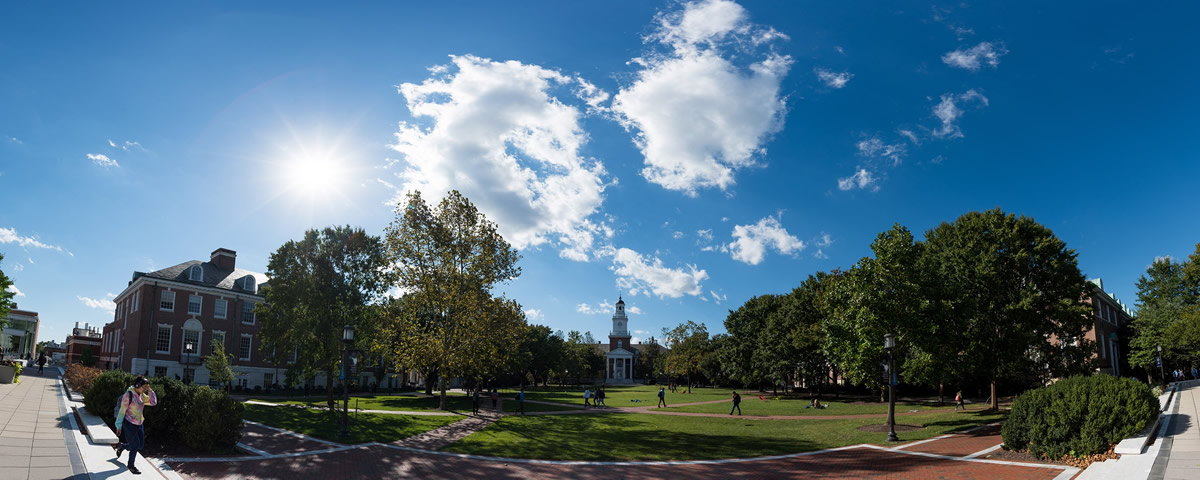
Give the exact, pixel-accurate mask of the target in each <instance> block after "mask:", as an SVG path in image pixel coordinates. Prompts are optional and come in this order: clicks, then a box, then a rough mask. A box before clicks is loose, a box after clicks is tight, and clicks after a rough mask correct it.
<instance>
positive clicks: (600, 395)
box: [596, 388, 608, 408]
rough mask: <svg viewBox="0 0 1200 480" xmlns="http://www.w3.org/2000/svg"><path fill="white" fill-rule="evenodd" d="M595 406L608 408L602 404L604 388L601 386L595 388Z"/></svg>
mask: <svg viewBox="0 0 1200 480" xmlns="http://www.w3.org/2000/svg"><path fill="white" fill-rule="evenodd" d="M596 406H598V407H604V408H608V405H605V404H604V389H603V388H601V389H597V390H596Z"/></svg>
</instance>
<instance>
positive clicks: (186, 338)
mask: <svg viewBox="0 0 1200 480" xmlns="http://www.w3.org/2000/svg"><path fill="white" fill-rule="evenodd" d="M188 345H191V346H192V348H188ZM199 351H200V332H199V331H196V330H184V331H183V353H187V354H195V353H196V352H199Z"/></svg>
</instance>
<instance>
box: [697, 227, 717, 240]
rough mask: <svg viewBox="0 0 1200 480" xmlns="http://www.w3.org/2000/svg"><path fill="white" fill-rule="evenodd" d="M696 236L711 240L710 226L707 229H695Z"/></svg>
mask: <svg viewBox="0 0 1200 480" xmlns="http://www.w3.org/2000/svg"><path fill="white" fill-rule="evenodd" d="M696 236H698V237H700V238H702V239H704V240H710V241H711V240H712V239H713V235H712V229H711V228H709V229H707V230H696Z"/></svg>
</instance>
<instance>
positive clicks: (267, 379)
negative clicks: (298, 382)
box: [263, 373, 275, 387]
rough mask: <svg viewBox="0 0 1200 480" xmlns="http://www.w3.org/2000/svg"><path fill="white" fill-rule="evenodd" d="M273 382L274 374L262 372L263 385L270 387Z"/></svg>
mask: <svg viewBox="0 0 1200 480" xmlns="http://www.w3.org/2000/svg"><path fill="white" fill-rule="evenodd" d="M273 384H275V374H274V373H264V374H263V387H270V386H271V385H273Z"/></svg>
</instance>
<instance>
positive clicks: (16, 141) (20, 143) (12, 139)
mask: <svg viewBox="0 0 1200 480" xmlns="http://www.w3.org/2000/svg"><path fill="white" fill-rule="evenodd" d="M4 138H7V139H8V141H10V142H12V143H15V144H17V145H23V144H24V143H25V142H22V141H21V139H19V138H17V137H10V136H7V135H5V136H4Z"/></svg>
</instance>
